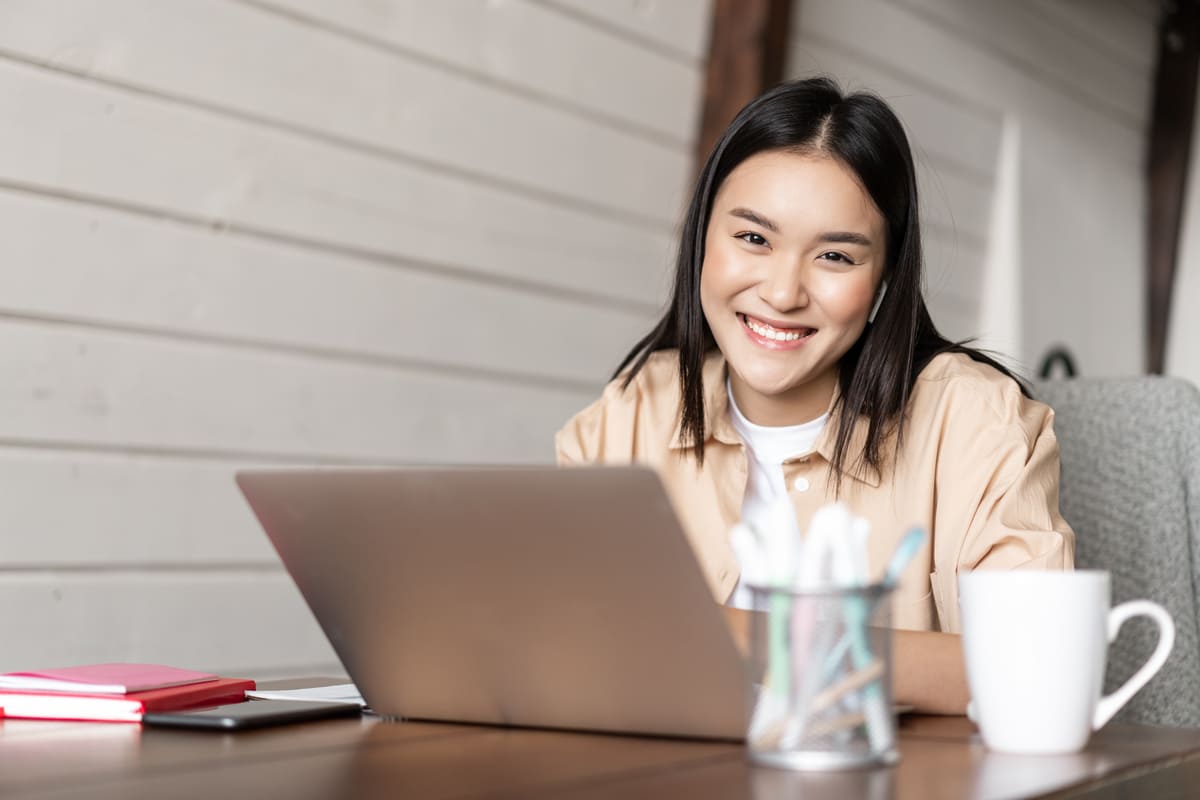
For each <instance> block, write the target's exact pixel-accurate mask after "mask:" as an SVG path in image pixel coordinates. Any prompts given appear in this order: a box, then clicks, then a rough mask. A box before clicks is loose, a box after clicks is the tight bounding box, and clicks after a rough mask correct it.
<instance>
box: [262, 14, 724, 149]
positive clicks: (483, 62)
mask: <svg viewBox="0 0 1200 800" xmlns="http://www.w3.org/2000/svg"><path fill="white" fill-rule="evenodd" d="M248 2H251V3H253V4H254V5H257V6H260V7H262V8H268V9H276V10H278V11H280V12H283V13H291V14H296V15H300V16H301V17H303V18H304V19H307V20H309V21H310V22H312V23H313V24H318V25H325V26H329V27H330V28H332V29H334V30H338V31H342V32H344V33H346V34H348V35H351V36H354V37H360V41H362V42H364V43H366V42H369V43H371V44H374V45H378V46H384V47H390V48H396V49H397V50H398V55H406V54H411V55H412V56H414V57H422V58H427V59H430V60H432V61H433V62H435V63H437V64H442V65H446V66H447V67H453V68H457V69H461V70H464V71H465V72H466V73H467V74H469V75H473V76H477V77H478V79H479V80H481V81H485V82H488V83H496V84H499V85H502V86H504V87H506V88H512V89H514V90H518V91H525V92H528V93H530V94H532V95H533V96H535V97H537V98H539V99H542V100H544V101H545V102H547V103H549V104H551V105H554V104H558V105H561V106H563V107H565V108H567V109H570V110H572V111H579V112H581V113H585V114H587V115H588V117H589V119H591V120H592V121H594V122H598V123H600V124H611V125H616V126H618V127H628V128H630V129H631V130H642V131H645V132H646V133H647V134H648V135H651V136H653V137H659V138H662V139H664V140H665V141H668V142H675V143H677V144H680V145H684V144H686V143H687V142H690V141H691V138H692V127H693V125H694V122H695V117H696V107H697V102H698V100H699V96H700V87H699V75H698V74H697V71H696V69H695V68H694V67H692V66H689V65H688V64H686V63H681V62H680V60H679V59H678V58H673V57H671V56H668V55H664V54H662V53H661V52H659V51H657V50H655V49H650V48H647V47H644V46H642V45H640V44H639V43H637V42H633V41H630V40H628V39H626V38H622V37H619V36H613V35H612V34H611V33H610V32H608V31H605V30H602V29H598V28H597V27H596V26H595V25H594V24H593V23H592V22H591V21H589V20H588V19H586V18H584V19H581V18H579V17H577V16H575V15H571V14H563V13H562V12H561V10H560V9H557V8H555V7H553V6H548V5H542V4H539V3H536V2H529V0H510V2H503V3H497V2H494V0H454V2H450V3H446V2H442V3H430V2H428V0H385V1H384V2H378V0H340V1H339V2H336V3H330V2H326V0H248ZM595 5H599V4H593V6H595ZM603 5H605V6H606V7H611V6H613V5H616V4H615V3H605V4H603ZM693 5H704V3H703V2H698V3H695V4H693ZM676 11H677V12H678V13H676V14H675V16H674V21H676V22H682V23H685V24H687V23H690V22H692V21H693V20H695V19H702V18H703V17H704V14H703V12H702V10H701V9H692V8H681V9H676ZM664 32H665V34H666V36H667V41H669V42H670V41H674V40H676V39H677V38H679V31H678V30H666V31H664ZM548 64H552V65H553V68H552V69H547V65H548ZM601 65H603V68H600V67H601ZM631 86H637V87H638V89H639V91H630V87H631ZM598 155H599V154H598Z"/></svg>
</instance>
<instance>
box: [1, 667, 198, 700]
mask: <svg viewBox="0 0 1200 800" xmlns="http://www.w3.org/2000/svg"><path fill="white" fill-rule="evenodd" d="M217 677H218V676H216V675H213V674H212V673H211V672H196V671H195V670H190V669H179V668H178V667H164V666H162V665H160V664H84V665H82V666H77V667H59V668H57V669H42V670H30V671H29V672H6V673H4V674H3V675H0V689H12V690H15V691H20V692H87V693H89V694H129V693H130V692H148V691H150V690H151V689H165V688H167V687H168V686H183V685H185V684H189V683H200V682H201V681H214V680H216V679H217Z"/></svg>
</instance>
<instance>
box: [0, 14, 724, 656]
mask: <svg viewBox="0 0 1200 800" xmlns="http://www.w3.org/2000/svg"><path fill="white" fill-rule="evenodd" d="M708 17H709V2H707V0H657V2H654V3H645V2H640V1H639V0H606V1H605V2H603V3H594V2H591V0H444V1H442V2H428V0H70V2H65V1H56V0H52V1H51V2H47V0H2V1H0V370H2V372H3V376H4V380H3V381H2V382H0V496H2V497H3V501H0V609H2V610H3V611H2V613H0V669H14V668H19V667H31V666H38V665H54V664H61V663H71V662H79V661H88V660H107V659H114V660H149V661H162V662H167V663H174V664H178V665H180V666H189V667H195V668H204V669H214V670H220V671H223V672H226V673H230V674H237V673H252V674H257V675H267V674H287V673H290V672H314V671H315V672H320V671H328V670H330V669H336V661H335V659H334V657H333V655H332V652H331V651H330V649H329V648H328V646H327V644H326V643H325V641H324V639H323V637H322V636H321V634H320V632H319V629H318V628H317V627H316V625H315V623H314V622H313V621H312V619H311V617H310V616H309V614H308V612H307V610H306V609H305V608H304V606H303V604H302V601H301V600H300V598H299V596H298V595H297V594H296V592H295V590H294V589H293V588H292V586H291V583H290V580H289V579H288V577H287V575H286V574H285V573H284V572H282V570H281V569H280V567H279V566H278V562H277V560H276V558H275V557H274V554H273V553H272V552H271V550H270V548H269V545H268V544H267V543H266V541H265V538H264V537H263V536H262V534H261V532H260V531H259V529H258V526H257V524H256V523H255V522H254V521H253V519H252V517H251V516H250V514H249V512H248V510H247V509H246V508H245V507H244V505H243V502H242V500H241V498H240V495H238V493H237V492H236V490H235V488H234V485H233V481H232V475H233V473H234V471H235V470H237V469H239V468H243V467H248V466H253V465H262V464H329V463H369V464H377V463H380V464H381V463H404V462H488V461H493V462H494V461H504V462H539V461H549V460H550V459H551V457H552V447H551V437H552V433H553V431H554V430H555V429H556V428H557V427H558V426H559V425H560V424H561V423H562V421H564V420H565V419H566V418H567V417H568V416H569V415H570V414H572V413H573V412H574V411H575V410H577V409H578V408H580V407H582V406H583V405H585V404H586V403H587V402H589V401H590V400H591V399H593V398H594V396H595V395H596V393H597V392H598V390H599V387H600V386H601V385H602V384H603V382H604V378H605V376H606V375H607V374H608V373H609V372H610V371H611V370H612V368H613V367H614V366H615V365H616V363H617V360H618V359H619V357H620V356H621V355H622V354H623V352H624V350H625V349H626V348H627V347H628V346H629V345H630V344H631V343H632V341H633V340H634V339H635V338H636V337H637V336H638V335H640V334H641V333H642V332H644V330H645V329H646V328H647V327H648V326H649V324H650V323H651V321H652V320H653V318H654V317H655V316H656V312H657V310H658V309H659V307H660V304H661V302H662V301H663V299H664V297H665V293H666V289H667V283H668V278H667V272H668V264H669V260H670V249H671V240H672V236H673V229H674V227H675V224H676V220H677V218H678V216H679V213H680V210H681V202H682V198H683V196H684V194H685V191H686V186H685V184H686V182H687V180H688V178H689V171H690V168H691V167H690V155H689V154H690V148H691V141H692V138H693V135H694V128H695V120H696V116H697V103H698V100H699V96H700V94H699V90H700V86H701V80H702V67H701V62H702V58H703V53H704V51H705V47H706V40H707V20H708Z"/></svg>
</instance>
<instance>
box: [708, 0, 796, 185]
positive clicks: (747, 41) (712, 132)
mask: <svg viewBox="0 0 1200 800" xmlns="http://www.w3.org/2000/svg"><path fill="white" fill-rule="evenodd" d="M796 1H797V2H798V0H796ZM792 2H793V0H714V2H713V10H712V29H711V33H710V37H709V44H708V69H707V72H706V76H707V77H706V79H705V86H704V111H703V113H702V114H701V117H700V135H699V136H698V137H697V139H696V172H699V171H700V168H701V167H703V166H704V160H705V159H706V158H708V154H709V152H710V151H711V150H712V148H713V145H714V144H716V142H717V139H718V138H720V136H721V132H722V131H724V130H725V127H726V126H727V125H729V123H730V121H732V120H733V118H734V116H736V115H737V112H738V111H739V110H740V109H741V107H742V106H744V105H746V103H748V102H750V101H751V100H753V99H754V98H755V97H757V96H758V95H759V94H761V93H762V91H763V90H764V89H767V88H769V87H771V86H774V85H775V84H776V83H778V82H779V81H780V80H782V79H783V70H784V62H785V61H786V60H787V43H788V24H789V21H790V19H791V11H792Z"/></svg>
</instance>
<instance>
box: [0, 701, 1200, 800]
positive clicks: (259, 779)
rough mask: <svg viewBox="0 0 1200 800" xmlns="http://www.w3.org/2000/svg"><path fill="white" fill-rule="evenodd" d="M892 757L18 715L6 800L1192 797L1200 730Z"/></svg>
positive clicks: (0, 739) (610, 739)
mask: <svg viewBox="0 0 1200 800" xmlns="http://www.w3.org/2000/svg"><path fill="white" fill-rule="evenodd" d="M900 742H901V747H900V750H901V761H900V764H899V765H898V766H896V767H894V768H891V769H878V770H872V771H865V772H851V773H827V774H818V773H795V772H786V771H781V770H774V769H768V768H761V767H753V766H751V765H749V764H748V763H747V762H746V760H745V758H744V752H743V749H742V748H741V747H740V746H738V745H733V744H722V743H701V742H686V741H675V740H667V739H646V738H634V737H621V736H604V735H590V734H575V733H558V732H548V731H534V730H513V729H501V728H489V727H480V726H469V725H446V724H427V723H413V722H397V723H392V722H381V721H379V720H377V719H374V718H363V719H350V720H328V721H324V722H314V723H308V724H304V725H293V726H290V727H283V728H273V729H267V730H262V731H250V732H244V733H218V732H212V733H209V732H198V731H181V730H170V729H147V730H142V729H141V728H140V726H138V725H129V724H122V723H59V722H35V721H25V720H7V721H5V722H4V723H3V726H2V728H0V796H4V797H10V796H12V797H21V796H31V797H37V798H130V797H138V798H142V797H147V798H160V797H161V798H171V797H204V798H218V800H233V798H241V797H253V798H264V797H280V798H289V800H302V799H303V798H326V797H351V798H374V797H388V798H393V797H398V798H408V797H411V798H482V797H488V798H493V797H504V798H508V797H511V798H517V797H522V798H526V797H528V798H543V797H547V798H548V797H564V798H571V799H572V800H583V799H584V798H588V800H591V799H593V798H594V799H596V800H599V799H600V798H611V797H632V798H652V797H653V798H657V797H667V798H675V797H680V798H722V800H725V799H726V798H756V799H757V800H762V798H776V797H780V798H783V797H788V798H791V797H803V798H837V799H838V800H842V799H843V798H870V799H871V800H874V798H898V799H899V800H904V798H921V800H939V798H1001V797H1003V798H1010V797H1033V796H1036V797H1095V798H1116V797H1134V798H1142V797H1146V798H1184V797H1196V796H1197V794H1198V793H1200V731H1183V730H1171V729H1166V728H1143V727H1136V726H1122V725H1110V726H1109V727H1108V728H1106V729H1105V730H1104V731H1102V732H1101V733H1100V734H1098V735H1097V736H1096V737H1094V738H1093V740H1092V742H1091V744H1090V746H1089V747H1088V749H1087V750H1086V751H1085V752H1083V753H1080V754H1077V755H1073V756H1065V757H1018V756H1004V755H998V754H993V753H988V752H987V751H986V750H984V748H983V746H982V744H981V743H980V741H979V738H978V735H977V734H976V732H975V728H974V726H973V725H971V724H970V723H969V722H967V721H966V720H965V719H962V718H957V717H940V718H939V717H921V716H908V717H905V718H903V720H902V723H901V731H900Z"/></svg>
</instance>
